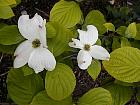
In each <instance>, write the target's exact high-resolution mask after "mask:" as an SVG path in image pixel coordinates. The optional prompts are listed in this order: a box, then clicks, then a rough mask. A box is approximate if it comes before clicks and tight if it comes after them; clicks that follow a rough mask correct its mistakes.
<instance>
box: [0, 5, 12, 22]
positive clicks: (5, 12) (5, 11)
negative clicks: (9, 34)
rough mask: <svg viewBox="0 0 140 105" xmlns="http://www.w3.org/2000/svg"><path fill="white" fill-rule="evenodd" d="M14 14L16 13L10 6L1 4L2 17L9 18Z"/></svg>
mask: <svg viewBox="0 0 140 105" xmlns="http://www.w3.org/2000/svg"><path fill="white" fill-rule="evenodd" d="M13 16H14V13H13V11H12V9H11V8H10V6H0V18H2V19H8V18H11V17H13Z"/></svg>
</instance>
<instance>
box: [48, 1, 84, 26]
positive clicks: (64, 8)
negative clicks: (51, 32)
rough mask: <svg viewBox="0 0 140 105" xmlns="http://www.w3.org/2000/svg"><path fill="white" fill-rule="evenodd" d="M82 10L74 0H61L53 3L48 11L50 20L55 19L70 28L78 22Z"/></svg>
mask: <svg viewBox="0 0 140 105" xmlns="http://www.w3.org/2000/svg"><path fill="white" fill-rule="evenodd" d="M81 17H82V12H81V10H80V7H79V5H78V4H77V3H76V2H74V1H64V0H61V1H59V2H58V3H56V4H55V5H54V7H53V8H52V10H51V12H50V21H56V22H59V23H60V24H62V25H64V26H65V27H66V28H71V27H73V26H75V25H76V24H77V23H79V22H80V20H81Z"/></svg>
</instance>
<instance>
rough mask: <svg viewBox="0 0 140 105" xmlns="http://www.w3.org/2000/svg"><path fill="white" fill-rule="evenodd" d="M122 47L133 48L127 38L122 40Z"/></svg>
mask: <svg viewBox="0 0 140 105" xmlns="http://www.w3.org/2000/svg"><path fill="white" fill-rule="evenodd" d="M121 47H131V44H130V42H129V41H128V39H127V38H124V37H122V38H121Z"/></svg>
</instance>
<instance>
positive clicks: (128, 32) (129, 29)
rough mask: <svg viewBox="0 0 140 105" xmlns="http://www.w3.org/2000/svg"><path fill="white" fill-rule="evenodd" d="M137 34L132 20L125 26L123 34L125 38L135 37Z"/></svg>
mask: <svg viewBox="0 0 140 105" xmlns="http://www.w3.org/2000/svg"><path fill="white" fill-rule="evenodd" d="M136 34H137V27H136V23H135V22H133V23H131V24H129V26H128V27H127V29H126V31H125V36H126V37H127V38H135V37H136Z"/></svg>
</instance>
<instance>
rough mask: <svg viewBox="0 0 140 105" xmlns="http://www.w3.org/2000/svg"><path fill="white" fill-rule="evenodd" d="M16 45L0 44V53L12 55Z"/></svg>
mask: <svg viewBox="0 0 140 105" xmlns="http://www.w3.org/2000/svg"><path fill="white" fill-rule="evenodd" d="M16 48H17V45H15V44H14V45H2V44H0V52H3V53H7V54H14V52H15V49H16Z"/></svg>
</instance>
